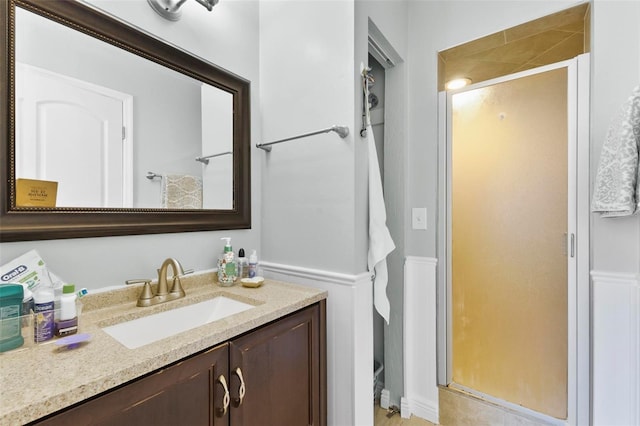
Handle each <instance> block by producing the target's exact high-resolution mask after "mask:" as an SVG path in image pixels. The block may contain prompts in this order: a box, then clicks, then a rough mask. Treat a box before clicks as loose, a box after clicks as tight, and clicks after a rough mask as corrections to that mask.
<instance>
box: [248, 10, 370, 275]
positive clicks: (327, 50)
mask: <svg viewBox="0 0 640 426" xmlns="http://www.w3.org/2000/svg"><path fill="white" fill-rule="evenodd" d="M353 16H354V12H353V3H352V2H350V1H341V2H326V1H303V2H297V1H266V2H263V3H261V4H260V42H261V49H260V79H261V82H262V91H261V116H262V123H263V132H262V136H263V138H264V142H270V141H274V140H277V139H282V138H286V137H290V136H295V135H299V134H303V133H308V132H311V131H315V130H320V129H323V128H327V127H330V126H332V125H334V124H337V125H346V126H349V130H350V134H349V136H347V138H345V139H341V138H340V137H339V136H338V135H336V134H335V133H328V134H321V135H317V136H312V137H308V138H303V139H298V140H293V141H290V142H285V143H282V144H279V145H275V146H273V151H272V152H270V153H265V152H263V151H260V157H259V159H258V161H259V162H260V163H261V165H262V171H263V172H262V190H263V192H262V205H263V223H264V224H265V226H264V228H263V230H262V236H263V238H262V247H263V256H262V257H263V259H265V260H268V261H271V262H275V263H285V264H290V265H296V266H301V267H311V268H318V269H322V270H328V271H334V272H348V273H353V272H361V271H362V268H363V266H365V265H364V264H363V263H361V262H359V264H358V265H356V261H355V258H356V256H357V255H356V253H357V252H358V251H356V250H354V244H355V236H354V229H355V228H357V227H358V226H362V225H360V224H361V222H362V220H361V219H360V218H359V217H357V216H356V211H355V205H354V200H353V197H354V193H355V183H356V176H355V175H354V171H353V170H354V166H353V165H354V156H355V155H356V154H357V152H358V148H357V146H361V145H362V142H361V141H360V140H359V138H358V136H357V134H358V132H357V131H356V129H354V122H353V117H354V112H353V111H354V104H353V93H354V85H355V71H354V68H353V59H352V58H353V55H354V53H353V43H352V42H351V40H352V39H353V25H354V17H353ZM359 254H360V253H359ZM360 257H361V254H360Z"/></svg>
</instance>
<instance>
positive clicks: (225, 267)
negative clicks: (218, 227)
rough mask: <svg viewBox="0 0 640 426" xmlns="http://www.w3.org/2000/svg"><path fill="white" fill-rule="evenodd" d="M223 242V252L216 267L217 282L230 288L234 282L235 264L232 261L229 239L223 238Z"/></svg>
mask: <svg viewBox="0 0 640 426" xmlns="http://www.w3.org/2000/svg"><path fill="white" fill-rule="evenodd" d="M220 239H221V240H225V245H224V252H223V254H222V259H220V261H219V266H218V282H220V284H222V285H223V286H231V285H233V283H234V282H235V280H236V263H235V261H234V255H233V248H232V247H231V238H229V237H223V238H220Z"/></svg>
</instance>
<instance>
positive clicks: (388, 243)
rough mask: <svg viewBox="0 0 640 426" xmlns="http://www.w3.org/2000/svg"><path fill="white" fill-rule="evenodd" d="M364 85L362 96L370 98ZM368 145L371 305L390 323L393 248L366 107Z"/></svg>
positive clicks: (374, 144)
mask: <svg viewBox="0 0 640 426" xmlns="http://www.w3.org/2000/svg"><path fill="white" fill-rule="evenodd" d="M364 87H365V95H366V96H365V99H369V93H368V90H367V89H366V85H365V86H364ZM366 119H367V145H368V149H369V252H368V255H367V264H368V266H369V271H370V272H372V273H374V274H375V277H374V280H373V304H374V306H375V307H376V310H377V311H378V312H379V313H380V315H382V317H383V318H384V320H385V321H386V322H387V324H388V323H389V313H390V310H391V309H390V305H389V299H388V298H387V281H388V273H387V255H388V254H389V253H391V252H392V251H393V249H395V248H396V246H395V244H394V243H393V240H392V239H391V234H390V233H389V229H388V228H387V223H386V222H387V212H386V210H385V206H384V196H383V194H382V179H381V178H380V166H379V165H378V153H377V152H376V143H375V140H374V137H373V129H372V128H371V119H370V117H369V109H368V108H367V117H366Z"/></svg>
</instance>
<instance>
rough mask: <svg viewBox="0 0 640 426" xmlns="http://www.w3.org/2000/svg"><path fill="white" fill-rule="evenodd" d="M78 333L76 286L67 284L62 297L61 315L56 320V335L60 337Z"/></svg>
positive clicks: (63, 288)
mask: <svg viewBox="0 0 640 426" xmlns="http://www.w3.org/2000/svg"><path fill="white" fill-rule="evenodd" d="M77 332H78V313H77V310H76V286H75V285H73V284H65V285H64V286H63V287H62V295H61V296H60V314H59V319H57V320H56V328H55V334H56V336H58V337H62V336H67V335H69V334H75V333H77Z"/></svg>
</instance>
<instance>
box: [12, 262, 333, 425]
mask: <svg viewBox="0 0 640 426" xmlns="http://www.w3.org/2000/svg"><path fill="white" fill-rule="evenodd" d="M182 285H183V288H184V289H185V291H186V293H187V296H186V297H185V298H182V299H178V300H173V301H170V302H167V303H164V304H160V305H157V306H151V307H146V308H140V307H137V306H136V300H137V296H138V294H139V293H140V291H141V289H142V287H141V286H140V285H135V286H130V287H126V288H121V289H115V290H111V291H107V292H102V293H96V294H91V293H90V294H89V295H87V296H85V297H83V298H82V299H81V302H82V314H81V316H80V321H79V333H88V334H90V335H91V340H90V341H89V342H88V343H85V344H83V345H81V346H80V347H78V348H75V349H66V348H60V347H59V346H58V345H56V344H55V342H56V339H54V340H50V341H48V342H46V343H42V344H39V345H35V344H32V343H30V341H29V340H28V339H25V345H24V346H23V347H21V348H18V349H15V350H13V351H9V352H4V353H0V424H2V425H17V424H24V423H28V422H30V421H33V420H37V419H39V418H41V417H43V416H46V415H48V414H51V413H54V412H56V411H58V410H60V409H63V408H65V407H68V406H70V405H73V404H75V403H77V402H80V401H83V400H85V399H87V398H90V397H92V396H94V395H97V394H100V393H102V392H104V391H107V390H109V389H111V388H114V387H116V386H118V385H121V384H123V383H126V382H128V381H131V380H133V379H135V378H137V377H140V376H142V375H145V374H147V373H150V372H152V371H155V370H158V369H160V368H162V367H164V366H166V365H168V364H171V363H173V362H175V361H178V360H180V359H182V358H185V357H188V356H189V355H192V354H194V353H197V352H199V351H202V350H204V349H207V348H209V347H212V346H215V345H217V344H219V343H222V342H225V341H227V340H229V339H231V338H233V337H235V336H238V335H240V334H243V333H245V332H247V331H250V330H252V329H254V328H256V327H259V326H261V325H263V324H266V323H268V322H270V321H273V320H276V319H278V318H280V317H282V316H284V315H287V314H289V313H292V312H295V311H297V310H299V309H301V308H304V307H305V306H309V305H311V304H313V303H316V302H318V301H320V300H323V299H325V298H326V297H327V293H326V292H325V291H323V290H318V289H314V288H311V287H304V286H300V285H295V284H289V283H284V282H279V281H272V280H266V281H265V283H264V284H263V285H262V286H261V287H259V288H245V287H242V286H241V285H240V284H239V283H238V284H236V285H234V286H232V287H220V286H219V285H218V284H217V283H216V279H215V273H214V272H211V271H204V272H200V273H195V274H191V275H187V276H185V277H184V278H182ZM219 295H224V296H226V297H230V298H233V299H236V300H239V301H242V302H246V303H249V304H252V305H255V308H252V309H249V310H247V311H244V312H240V313H238V314H234V315H231V316H229V317H226V318H223V319H221V320H218V321H214V322H212V323H210V324H206V325H203V326H200V327H197V328H194V329H191V330H189V331H186V332H184V333H181V334H178V335H175V336H171V337H168V338H165V339H162V340H159V341H157V342H154V343H150V344H148V345H145V346H142V347H140V348H137V349H127V348H126V347H125V346H123V345H122V344H121V343H119V342H118V341H116V340H115V339H114V338H112V337H111V336H109V335H108V334H107V333H105V332H104V331H103V330H102V329H101V327H105V326H108V325H113V324H117V323H120V322H123V321H127V320H130V319H135V318H139V317H142V316H146V315H149V314H154V313H157V312H162V311H165V310H168V309H173V308H177V307H180V306H186V305H189V304H192V303H197V302H200V301H203V300H207V299H211V298H213V297H215V296H219Z"/></svg>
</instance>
